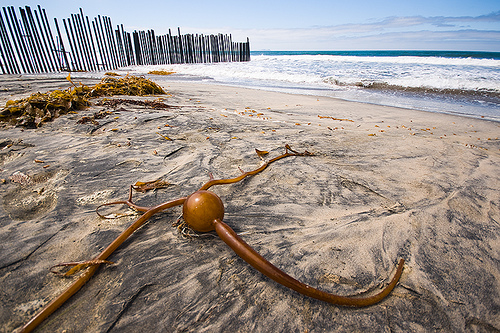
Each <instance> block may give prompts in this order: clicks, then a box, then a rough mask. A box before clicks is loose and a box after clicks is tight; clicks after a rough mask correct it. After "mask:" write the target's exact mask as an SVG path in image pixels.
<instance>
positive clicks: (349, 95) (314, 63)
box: [127, 54, 500, 119]
mask: <svg viewBox="0 0 500 333" xmlns="http://www.w3.org/2000/svg"><path fill="white" fill-rule="evenodd" d="M152 69H165V70H169V71H174V72H176V73H178V75H183V76H189V77H192V78H198V79H199V80H205V81H212V82H217V83H222V84H229V85H238V86H249V87H257V88H261V89H270V90H277V91H288V92H297V93H309V94H321V95H329V96H334V97H341V98H345V99H353V100H358V101H365V102H370V103H372V102H374V101H375V102H376V103H383V104H387V105H395V106H404V107H412V108H419V109H424V110H429V111H442V110H441V109H443V110H444V111H446V110H450V109H453V108H454V105H455V106H456V103H462V104H463V103H465V104H467V107H468V109H467V110H468V111H466V112H469V113H471V114H477V113H479V112H480V113H482V114H484V113H485V108H486V109H488V110H487V111H486V113H488V114H491V113H492V114H493V118H495V119H496V118H498V119H500V60H496V59H477V58H445V57H421V56H341V55H307V54H302V55H256V56H252V60H251V61H250V62H242V63H241V62H238V63H233V62H229V63H211V64H182V65H162V66H145V67H144V66H141V67H131V68H128V69H127V70H128V71H129V72H131V73H135V74H144V73H147V72H148V71H149V70H152ZM367 88H370V89H367ZM404 93H411V94H412V95H411V96H405V95H404ZM429 93H433V94H434V95H433V97H432V98H433V100H432V101H429V98H431V97H429V96H428V94H429ZM440 93H442V94H443V96H444V95H446V97H442V96H441V97H440V96H439V94H440ZM395 94H397V96H395ZM450 95H456V96H458V97H457V98H458V99H455V100H452V99H450V97H449V96H450ZM419 96H420V97H419ZM464 96H473V98H469V99H468V100H467V101H465V100H464ZM405 98H406V99H405ZM395 100H397V102H394V101H395ZM425 100H427V103H425ZM440 100H441V102H442V103H441V104H439V101H440ZM436 103H437V104H436ZM443 103H444V104H443ZM450 103H451V104H450ZM445 104H447V105H446V107H445ZM477 108H479V111H478V110H476V109H477ZM462 110H464V109H463V108H462ZM496 114H498V115H496ZM490 118H491V117H490Z"/></svg>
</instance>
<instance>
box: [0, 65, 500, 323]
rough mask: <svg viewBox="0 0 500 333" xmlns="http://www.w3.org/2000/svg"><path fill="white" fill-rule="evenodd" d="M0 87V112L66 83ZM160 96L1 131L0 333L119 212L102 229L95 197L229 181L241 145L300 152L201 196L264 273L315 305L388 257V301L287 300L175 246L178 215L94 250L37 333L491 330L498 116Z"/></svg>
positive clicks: (191, 90)
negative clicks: (298, 285)
mask: <svg viewBox="0 0 500 333" xmlns="http://www.w3.org/2000/svg"><path fill="white" fill-rule="evenodd" d="M0 80H2V81H3V84H2V87H4V89H2V91H1V92H0V102H1V104H2V105H4V103H5V101H6V100H8V99H13V98H19V97H22V96H26V94H29V93H31V92H35V91H38V90H40V91H46V90H47V89H56V88H60V87H68V86H69V84H68V83H67V82H65V80H64V76H62V75H61V77H60V78H59V79H54V78H50V79H49V78H47V79H43V77H39V78H38V79H36V80H32V79H30V78H28V77H12V76H1V77H0ZM74 80H75V82H76V81H78V79H77V78H74ZM93 83H95V82H93ZM27 85H29V86H27ZM163 87H164V89H165V90H166V91H168V92H169V93H170V94H171V95H166V96H153V97H123V98H130V99H135V100H138V99H140V100H145V99H149V100H155V99H158V98H162V99H163V102H164V103H166V104H169V105H171V106H172V107H171V108H168V109H159V110H156V109H152V108H149V107H143V106H136V105H129V104H120V105H117V106H116V107H104V106H94V107H92V108H89V109H88V110H85V111H80V112H78V113H77V114H67V115H65V116H62V117H60V118H57V119H56V120H54V121H53V122H50V123H46V124H44V125H43V126H42V127H40V128H38V129H21V128H13V127H4V128H1V129H0V131H1V135H0V148H1V150H0V178H1V179H5V182H4V183H2V184H0V189H1V192H0V193H1V209H0V253H1V256H0V284H1V286H2V288H1V289H0V327H1V328H0V331H1V332H11V331H12V330H13V329H15V328H17V327H19V326H21V325H22V324H24V323H26V322H27V321H28V320H29V319H30V318H31V317H32V316H33V315H34V313H36V312H37V311H38V310H40V309H41V308H42V307H43V306H44V305H45V304H46V303H47V302H49V301H50V300H52V299H53V298H54V297H56V296H57V295H58V294H59V293H60V292H61V291H63V290H64V289H65V288H66V287H67V286H68V285H69V283H70V282H71V280H70V279H64V278H59V277H57V276H55V275H53V274H51V273H49V271H48V269H49V267H50V266H52V265H55V264H58V263H60V262H68V261H78V260H87V259H91V258H92V257H94V256H95V255H96V254H98V253H99V252H100V251H101V250H102V249H104V248H105V247H106V246H107V245H108V244H109V243H110V242H111V241H112V240H113V239H114V238H115V237H116V236H117V235H119V234H120V233H121V232H122V231H123V230H124V229H125V228H126V227H127V226H129V225H130V224H131V223H132V222H133V221H134V220H135V219H136V218H137V216H136V215H135V216H134V215H133V216H127V217H123V218H119V219H100V218H99V217H98V216H97V215H96V213H95V211H94V210H95V208H96V207H97V206H98V205H99V204H102V203H105V202H109V201H115V200H124V199H126V198H127V196H128V191H129V187H130V185H131V184H134V183H135V182H137V181H151V180H156V179H158V178H162V179H164V180H166V181H168V182H169V183H170V184H171V185H170V186H169V187H168V188H165V189H159V190H156V191H150V192H147V193H146V194H140V193H138V194H136V193H134V197H135V198H136V199H137V202H138V203H139V204H140V205H144V206H147V205H156V204H159V203H161V202H163V201H167V200H171V199H175V198H178V197H182V196H186V195H188V194H190V193H192V192H193V191H196V190H197V189H198V188H199V187H200V186H201V185H202V184H203V183H205V182H206V181H207V180H208V179H209V173H210V172H212V173H213V174H214V176H215V178H230V177H235V176H238V175H239V174H240V171H239V170H238V167H240V168H242V169H243V170H244V171H249V170H253V169H255V168H257V167H258V166H260V163H261V160H260V159H259V157H258V156H257V154H256V153H255V149H259V150H266V151H269V155H268V156H269V157H267V158H272V157H275V156H278V155H280V154H282V153H283V152H284V146H285V144H289V145H290V146H291V147H292V148H293V149H295V150H297V151H304V150H308V151H309V152H312V153H314V156H312V157H288V158H285V159H282V160H279V161H277V162H275V163H273V164H271V165H270V166H269V167H268V168H267V169H266V170H265V171H263V172H262V173H260V174H258V175H256V176H254V177H251V178H248V179H245V180H244V181H242V182H240V183H237V184H232V185H224V186H216V187H214V188H213V191H214V192H215V193H217V194H218V195H219V196H220V197H221V199H222V200H223V202H224V204H225V209H226V213H225V218H224V221H225V222H226V223H227V224H228V225H230V226H231V227H232V228H233V229H234V230H235V231H236V232H237V233H238V234H240V236H241V237H242V238H243V239H244V240H245V241H246V242H247V243H248V244H250V245H251V246H252V247H254V248H255V249H256V250H257V251H258V252H259V253H260V254H262V255H263V256H264V257H265V258H266V259H268V260H269V261H270V262H272V263H273V264H275V265H276V266H277V267H279V268H281V269H282V270H283V271H285V272H287V273H288V274H290V275H291V276H293V277H295V278H297V279H298V280H300V281H303V282H305V283H308V284H310V285H312V286H314V287H317V288H319V289H322V290H325V291H328V292H332V293H338V294H342V295H352V294H357V293H360V292H364V291H373V290H374V289H376V288H378V287H379V286H380V285H381V284H382V283H383V282H384V281H387V280H388V279H389V278H390V277H391V276H392V274H393V273H394V267H395V265H396V264H397V261H398V259H399V258H404V259H405V260H406V264H405V269H404V272H403V275H402V278H401V280H400V282H399V284H398V286H397V287H396V288H395V289H394V291H393V292H392V294H391V295H390V296H389V297H388V298H386V299H385V300H384V301H382V302H381V303H379V304H377V305H374V306H371V307H368V308H361V309H353V308H345V307H339V306H335V305H330V304H328V303H324V302H321V301H317V300H314V299H311V298H308V297H305V296H302V295H300V294H297V293H296V292H294V291H292V290H289V289H287V288H285V287H283V286H281V285H279V284H277V283H275V282H273V281H271V280H269V279H268V278H267V277H265V276H263V275H262V274H260V273H259V272H257V271H256V270H254V269H253V268H252V267H251V266H249V265H248V264H247V263H246V262H244V261H243V260H241V259H240V258H239V257H237V256H236V254H234V253H233V252H232V251H231V249H229V248H228V247H227V246H226V245H225V244H224V243H223V242H222V241H221V240H220V239H219V238H218V237H217V236H216V235H215V234H213V233H209V234H206V235H201V236H200V237H195V238H186V237H183V236H182V235H181V234H180V233H179V232H178V229H177V228H176V227H173V226H172V223H174V222H175V221H176V220H177V218H178V217H179V215H180V213H181V208H180V207H176V208H174V209H171V210H168V211H166V212H164V213H161V214H158V215H156V216H154V217H153V218H152V219H151V220H150V221H149V222H148V223H147V224H145V225H144V226H143V227H142V228H140V229H139V230H138V231H137V232H136V233H135V234H133V235H132V236H131V237H130V238H129V240H127V241H126V242H125V243H124V244H123V245H122V246H121V247H120V248H119V249H118V250H117V251H116V252H115V253H114V254H113V255H112V256H111V257H110V258H109V260H111V261H113V262H115V263H116V264H115V265H111V266H103V267H101V268H100V269H99V271H98V273H97V274H96V275H95V276H94V277H93V278H92V279H91V280H90V282H89V283H88V284H87V285H86V286H84V287H83V288H82V289H81V290H80V291H79V292H78V293H77V294H76V295H75V296H73V298H71V299H70V300H69V301H68V302H67V303H66V304H65V305H64V306H63V307H62V308H61V309H59V310H58V311H56V312H55V313H54V314H53V315H52V316H51V317H49V319H47V320H46V321H45V322H44V323H43V324H42V325H41V326H40V327H39V332H63V331H67V332H72V331H74V332H138V331H143V332H333V331H335V332H356V331H370V332H389V331H395V332H434V331H444V332H470V331H473V332H497V331H498V330H500V282H499V281H500V264H499V263H500V240H499V238H500V191H499V188H500V141H499V139H498V137H499V136H500V124H499V123H496V122H490V121H484V120H479V119H472V118H464V117H457V116H452V115H445V114H437V113H428V112H419V111H413V110H405V109H398V108H391V107H384V106H377V105H370V104H361V103H354V102H347V101H342V100H336V99H331V98H325V97H314V96H301V95H289V94H281V93H274V92H265V91H258V90H251V89H243V88H236V87H226V86H217V85H208V84H199V83H189V82H164V83H163ZM23 94H24V95H23ZM113 98H117V97H113ZM102 110H107V111H111V114H109V115H108V116H107V117H106V118H103V119H99V120H98V123H99V124H92V123H87V124H78V123H77V121H78V120H79V119H81V118H82V116H91V115H92V114H93V113H94V112H99V111H102ZM319 116H321V117H319ZM158 133H160V134H161V135H159V134H158ZM166 138H170V139H171V140H167V139H166ZM35 161H36V162H35ZM16 172H17V173H16ZM23 175H25V176H23ZM13 180H14V181H13ZM108 211H109V212H116V211H121V212H126V211H127V210H126V209H125V208H121V207H113V208H112V209H110V210H108Z"/></svg>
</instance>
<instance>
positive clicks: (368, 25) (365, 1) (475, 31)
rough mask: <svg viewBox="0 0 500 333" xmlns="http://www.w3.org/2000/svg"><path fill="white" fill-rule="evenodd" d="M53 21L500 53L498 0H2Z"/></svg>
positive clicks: (258, 40)
mask: <svg viewBox="0 0 500 333" xmlns="http://www.w3.org/2000/svg"><path fill="white" fill-rule="evenodd" d="M0 4H1V6H2V7H3V6H14V7H19V6H23V7H24V6H25V5H29V6H31V7H32V9H35V8H36V6H37V5H38V4H40V5H41V6H42V8H45V10H46V12H47V15H48V16H49V19H50V18H54V17H56V18H58V19H63V18H67V17H69V16H70V15H71V14H72V13H78V12H79V8H80V7H82V9H83V11H84V14H85V15H88V16H89V17H90V18H93V17H95V16H97V15H98V14H100V15H105V16H109V17H111V19H112V22H113V24H114V25H116V24H123V25H124V27H125V30H127V31H130V32H131V31H133V30H134V29H137V30H147V29H154V30H155V32H156V33H157V34H162V33H166V32H168V29H169V28H171V29H172V30H177V27H180V28H181V32H182V33H203V34H211V33H232V35H233V40H236V41H244V40H246V37H249V38H250V43H251V49H252V50H264V49H271V50H461V51H462V50H466V51H498V52H500V1H499V0H468V1H464V0H418V1H416V0H411V1H406V0H372V1H369V0H353V1H346V0H341V1H338V0H333V1H316V0H309V1H296V0H287V1H281V0H279V1H270V0H267V1H261V0H246V1H239V0H232V1H220V0H211V1H201V0H188V1H179V0H176V1H170V0H166V1H165V0H155V1H148V0H144V1H140V0H139V1H137V0H119V1H118V0H87V1H71V0H65V1H62V0H46V1H42V0H39V1H30V0H28V1H19V0H16V1H9V0H0Z"/></svg>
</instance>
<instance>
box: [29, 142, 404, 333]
mask: <svg viewBox="0 0 500 333" xmlns="http://www.w3.org/2000/svg"><path fill="white" fill-rule="evenodd" d="M285 149H286V150H285V153H284V154H282V155H279V156H277V157H275V158H273V159H271V160H269V161H268V162H265V163H264V164H263V165H262V166H261V167H259V168H257V169H255V170H253V171H248V172H243V171H242V174H241V175H240V176H238V177H235V178H230V179H214V178H213V176H212V175H210V180H209V181H208V182H207V183H205V184H204V185H203V186H202V187H201V188H200V189H199V190H198V191H196V192H194V193H193V194H191V195H189V196H187V197H184V198H179V199H176V200H172V201H168V202H165V203H162V204H160V205H157V206H154V207H141V206H137V205H136V204H135V203H134V202H133V201H132V188H133V187H132V186H131V187H130V194H129V197H128V199H127V200H124V201H115V202H110V203H107V204H103V205H101V206H99V207H97V209H96V212H97V214H98V215H99V216H101V217H102V215H101V214H100V213H99V212H98V210H99V208H100V207H103V206H109V205H115V204H125V205H128V206H129V207H131V208H133V209H135V210H137V211H142V212H144V214H143V215H141V216H140V217H139V218H138V219H137V220H136V221H135V222H134V223H133V224H132V225H131V226H130V227H128V228H127V229H126V230H125V231H124V232H123V233H122V234H120V236H118V238H116V239H115V240H114V241H113V242H112V243H111V244H110V245H109V246H108V247H107V248H106V249H105V250H104V251H102V252H101V253H100V254H99V255H98V256H97V257H95V258H94V259H92V260H88V261H83V262H69V263H62V264H59V265H56V266H54V267H52V268H51V271H52V272H53V273H56V274H58V275H62V276H70V275H72V274H74V273H76V272H77V271H80V270H84V271H83V273H82V274H81V275H80V276H78V278H77V279H76V280H75V282H73V284H71V285H70V286H69V288H68V289H66V290H65V291H64V292H63V293H62V294H61V295H59V296H58V297H57V298H56V299H54V300H53V301H52V302H50V303H49V304H48V305H47V306H46V307H45V308H43V309H42V310H41V311H40V312H39V313H38V314H37V315H36V316H35V317H34V318H33V319H31V320H30V321H29V322H28V323H27V324H26V325H24V326H23V327H22V329H21V330H20V332H30V331H32V330H33V329H34V328H36V327H37V326H38V325H39V324H40V323H41V322H42V321H43V320H44V319H46V318H47V317H48V316H49V315H50V314H51V313H53V312H54V311H55V310H57V309H58V308H59V307H60V306H61V305H62V304H63V303H64V302H66V300H68V299H69V298H70V297H71V296H72V295H73V294H75V293H76V292H77V291H78V290H80V288H81V287H82V286H83V285H84V284H85V283H86V282H87V281H88V280H89V279H90V278H91V277H92V275H94V273H95V272H96V271H97V269H98V268H99V266H100V265H101V264H113V263H112V262H110V261H107V260H106V259H107V258H108V257H109V256H110V255H111V254H112V253H113V252H114V251H115V250H116V249H117V248H118V247H119V246H120V245H121V244H122V243H123V242H124V241H125V240H126V239H127V238H128V237H129V236H130V235H132V233H133V232H134V231H135V230H137V229H138V228H139V227H140V226H142V225H143V224H144V222H146V221H147V220H148V219H149V218H150V217H151V216H153V215H154V214H156V213H159V212H161V211H164V210H166V209H168V208H171V207H174V206H179V205H183V209H182V211H183V216H184V220H185V222H186V223H187V225H188V226H189V227H190V228H191V229H193V230H195V231H197V232H210V231H214V230H215V232H216V233H217V235H218V236H219V237H220V238H221V239H222V240H223V241H224V242H225V243H226V244H227V245H228V246H229V247H230V248H231V249H233V251H234V252H236V254H237V255H239V256H240V257H241V258H242V259H243V260H245V261H246V262H248V263H249V264H250V265H252V266H253V267H254V268H255V269H257V270H258V271H260V272H261V273H262V274H264V275H266V276H267V277H269V278H271V279H273V280H274V281H276V282H278V283H280V284H282V285H284V286H285V287H288V288H290V289H293V290H295V291H297V292H299V293H301V294H304V295H306V296H309V297H313V298H316V299H319V300H322V301H325V302H329V303H332V304H337V305H343V306H355V307H362V306H369V305H372V304H375V303H378V302H380V301H381V300H382V299H384V298H385V297H386V296H387V295H389V293H390V292H391V291H392V290H393V289H394V287H395V286H396V284H397V283H398V281H399V278H400V277H401V274H402V272H403V265H404V260H403V259H400V260H399V263H398V266H397V269H396V273H395V275H394V277H393V278H392V280H391V281H390V283H389V284H388V285H387V286H386V287H385V288H384V289H382V291H380V292H379V293H378V294H376V295H373V296H369V297H350V296H339V295H333V294H329V293H327V292H324V291H321V290H318V289H315V288H313V287H310V286H308V285H306V284H304V283H302V282H300V281H298V280H296V279H294V278H292V277H291V276H289V275H288V274H286V273H285V272H283V271H281V270H280V269H279V268H277V267H276V266H274V265H273V264H271V263H270V262H269V261H267V260H266V259H265V258H264V257H262V256H261V255H260V254H258V253H257V252H256V251H255V250H254V249H252V248H251V247H250V246H249V245H248V244H247V243H246V242H245V241H244V240H243V239H241V238H240V237H239V236H238V235H237V234H236V233H235V232H234V230H233V229H231V227H229V226H228V225H227V224H225V223H224V222H222V220H223V218H224V204H223V203H222V200H221V199H220V198H219V197H218V196H217V195H216V194H215V193H213V192H210V191H208V189H209V188H210V187H212V186H215V185H223V184H232V183H236V182H239V181H241V180H243V179H244V178H246V177H249V176H253V175H255V174H257V173H259V172H261V171H263V170H264V169H265V168H266V167H267V166H268V165H269V164H271V163H273V162H275V161H277V160H279V159H282V158H285V157H288V156H313V154H312V153H309V152H308V151H305V152H303V153H299V152H296V151H294V150H292V149H291V148H290V146H289V145H286V146H285ZM256 152H257V154H258V155H259V156H260V157H262V155H264V154H265V153H267V152H262V151H258V150H256ZM61 266H72V268H71V269H70V270H69V271H68V272H66V273H60V272H56V271H53V269H54V268H55V267H61Z"/></svg>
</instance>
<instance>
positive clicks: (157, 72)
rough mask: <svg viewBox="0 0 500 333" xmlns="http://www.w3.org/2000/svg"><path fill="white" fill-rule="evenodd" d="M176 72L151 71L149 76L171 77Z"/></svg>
mask: <svg viewBox="0 0 500 333" xmlns="http://www.w3.org/2000/svg"><path fill="white" fill-rule="evenodd" d="M174 73H175V72H168V71H149V72H148V74H152V75H170V74H174Z"/></svg>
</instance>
